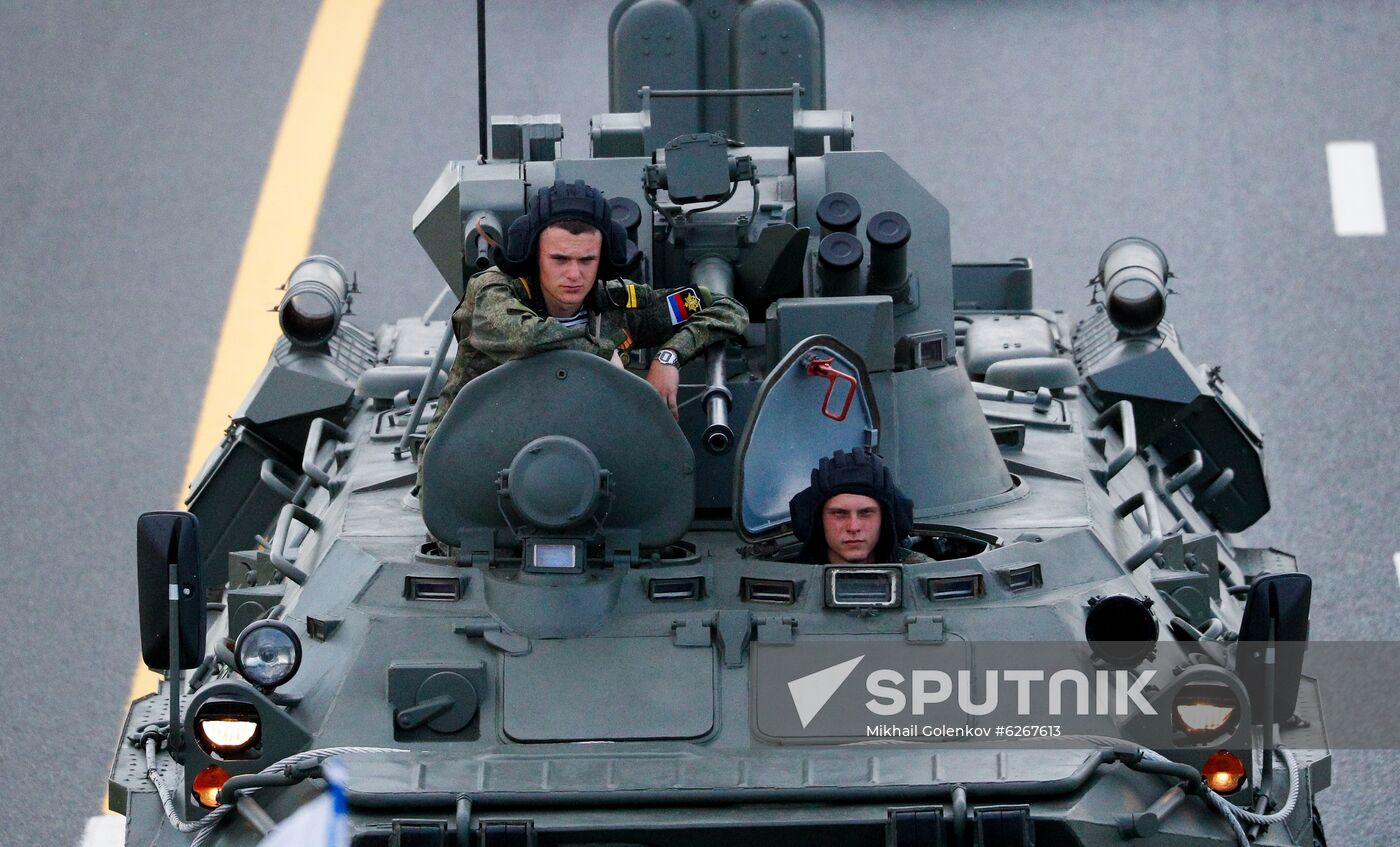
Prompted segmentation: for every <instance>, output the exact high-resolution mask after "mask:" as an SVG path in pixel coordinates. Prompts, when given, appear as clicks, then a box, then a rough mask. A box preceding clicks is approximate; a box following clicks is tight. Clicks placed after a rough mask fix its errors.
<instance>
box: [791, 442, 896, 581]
mask: <svg viewBox="0 0 1400 847" xmlns="http://www.w3.org/2000/svg"><path fill="white" fill-rule="evenodd" d="M837 494H863V495H865V496H866V497H870V498H872V499H874V500H875V501H876V502H878V503H879V504H880V518H881V520H880V538H879V541H878V543H877V544H876V545H875V551H874V554H875V560H876V561H881V562H888V561H893V560H894V555H895V548H896V547H897V546H899V544H900V542H901V541H903V540H904V538H905V537H907V536H908V535H909V534H910V533H912V532H913V531H914V504H913V502H912V501H911V500H910V499H909V498H908V497H906V496H904V493H903V492H902V491H900V490H899V488H898V487H897V486H896V485H895V484H894V475H893V474H891V473H890V470H889V468H888V467H886V465H885V462H884V460H883V459H881V458H880V456H879V455H878V454H876V453H875V452H873V451H871V450H869V449H860V450H851V451H846V450H837V451H836V452H835V453H833V454H831V456H829V457H827V458H824V459H822V460H821V461H820V462H819V463H818V464H817V467H816V468H815V469H813V471H812V484H811V485H809V486H807V487H806V488H804V489H802V490H801V491H799V492H797V494H795V495H794V496H793V498H792V500H790V501H789V502H788V510H789V513H790V514H791V516H792V534H793V535H794V536H796V538H797V540H798V541H800V542H802V551H801V553H800V554H799V556H798V561H801V562H811V563H818V564H819V563H822V562H825V561H826V560H827V545H826V535H825V533H824V532H823V530H822V509H823V508H824V507H825V506H826V501H828V500H830V499H831V498H832V497H835V496H836V495H837Z"/></svg>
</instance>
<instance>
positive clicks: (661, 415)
mask: <svg viewBox="0 0 1400 847" xmlns="http://www.w3.org/2000/svg"><path fill="white" fill-rule="evenodd" d="M548 435H562V436H567V437H569V438H572V439H574V440H576V441H578V442H579V443H581V444H583V445H584V446H586V447H587V448H588V449H589V450H590V451H591V452H592V453H593V455H594V456H596V457H597V460H598V463H599V465H601V466H602V468H604V469H605V470H607V471H609V472H610V474H611V478H612V491H613V499H612V503H611V506H610V508H609V509H608V512H607V517H606V518H605V519H604V520H603V525H604V527H605V528H608V529H628V530H635V531H636V532H637V542H638V544H639V545H640V546H641V547H644V548H656V547H665V546H666V545H668V544H672V543H674V542H675V541H676V540H677V539H679V538H680V537H681V536H682V535H683V534H684V533H685V530H686V527H688V526H689V525H690V520H691V517H692V515H693V514H694V511H695V453H694V451H693V450H692V449H691V447H690V443H689V442H688V441H686V439H685V435H684V434H682V433H681V430H680V427H679V426H677V424H676V421H675V419H673V418H672V417H671V413H670V412H669V411H668V410H667V409H666V404H665V403H663V402H662V401H661V398H660V397H658V396H657V394H656V391H655V390H654V389H653V388H652V387H651V386H650V385H648V384H647V382H646V380H644V379H642V378H640V377H637V376H634V375H632V374H630V373H628V372H627V371H625V370H623V369H622V368H619V367H616V366H614V365H613V364H611V363H610V362H608V361H607V360H606V359H602V358H599V357H598V356H595V355H593V354H591V353H582V352H579V351H576V350H559V351H555V352H552V353H542V354H540V355H538V356H531V357H529V358H527V359H517V360H516V361H513V362H506V363H505V364H503V365H501V366H500V367H497V368H493V369H491V370H489V371H487V372H486V373H484V374H482V375H481V376H479V377H477V378H476V379H473V380H472V381H471V382H468V383H467V384H466V385H465V386H464V387H463V388H462V390H461V392H460V393H459V394H458V395H457V397H456V399H455V400H454V401H453V403H452V407H451V408H450V409H449V410H448V412H447V414H446V415H445V416H444V417H443V419H442V422H441V423H440V424H439V425H438V429H437V432H435V433H434V434H433V438H432V440H431V441H430V442H428V448H427V452H426V453H425V455H424V457H423V491H422V500H423V522H424V523H426V524H427V526H428V529H429V531H431V532H432V534H433V536H434V537H436V538H437V539H438V540H440V541H444V542H446V543H448V544H451V545H454V546H458V545H460V544H461V543H462V539H463V537H464V536H465V535H466V534H467V533H469V532H472V531H474V530H482V529H490V530H498V531H500V533H509V532H510V527H509V525H508V524H507V523H506V520H505V518H504V517H503V516H502V513H501V504H500V499H499V496H498V493H497V475H498V474H499V473H500V471H502V470H503V469H505V468H508V467H510V465H511V462H512V461H513V460H514V459H515V457H516V454H517V453H519V452H520V450H521V448H523V447H524V446H525V445H527V444H529V443H530V442H532V441H534V440H535V439H537V438H541V437H543V436H548ZM503 537H509V536H508V535H504V536H503Z"/></svg>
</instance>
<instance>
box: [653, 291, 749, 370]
mask: <svg viewBox="0 0 1400 847" xmlns="http://www.w3.org/2000/svg"><path fill="white" fill-rule="evenodd" d="M636 289H637V292H638V297H637V300H638V304H637V308H635V309H631V310H628V312H627V324H628V327H627V328H628V332H629V334H630V335H631V337H632V343H633V345H635V346H637V347H658V346H659V347H664V348H666V349H670V350H674V351H676V355H678V356H680V358H681V361H682V362H686V361H689V360H690V359H692V358H694V357H695V356H696V354H698V353H699V352H700V351H701V350H704V349H705V348H706V347H708V346H710V345H711V344H714V343H715V342H717V341H723V340H724V339H726V338H731V337H734V336H738V335H742V334H743V332H744V330H745V329H747V328H748V326H749V313H748V310H747V309H745V308H744V306H743V304H741V303H739V301H737V300H735V299H734V298H732V297H725V296H723V295H720V294H711V293H710V291H709V289H706V288H703V287H691V286H687V287H685V288H676V289H670V290H663V291H657V290H653V289H652V288H651V287H650V286H646V285H638V286H636ZM696 307H698V308H696Z"/></svg>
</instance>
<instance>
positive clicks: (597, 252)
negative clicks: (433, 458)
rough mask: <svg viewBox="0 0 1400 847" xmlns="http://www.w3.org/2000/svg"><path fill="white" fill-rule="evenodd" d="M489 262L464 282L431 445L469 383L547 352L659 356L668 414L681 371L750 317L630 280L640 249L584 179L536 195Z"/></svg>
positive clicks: (651, 375) (656, 368)
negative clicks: (637, 351)
mask: <svg viewBox="0 0 1400 847" xmlns="http://www.w3.org/2000/svg"><path fill="white" fill-rule="evenodd" d="M495 260H496V266H495V267H493V268H489V269H487V270H485V271H482V272H481V273H479V274H476V275H475V276H473V277H472V278H471V280H470V281H469V282H468V283H467V288H466V292H465V294H464V295H463V297H462V302H461V305H459V306H458V307H457V311H456V312H455V313H454V314H453V315H452V321H453V326H454V328H455V332H456V335H457V342H458V346H457V358H456V361H454V362H453V364H452V371H451V373H450V374H449V375H448V379H447V383H446V385H445V386H444V387H443V390H442V394H441V397H440V399H439V401H438V409H437V414H436V415H435V416H434V418H433V421H432V423H431V424H430V425H429V427H428V435H429V437H431V435H432V433H433V431H434V430H436V429H437V425H438V423H439V422H440V421H441V420H442V419H443V416H444V415H445V414H446V413H447V409H448V407H449V406H451V405H452V401H453V399H454V398H455V397H456V396H457V393H458V392H459V391H460V390H461V389H462V386H463V385H465V384H466V383H467V382H469V381H470V380H472V379H474V378H476V377H478V376H480V375H481V374H483V373H485V372H486V371H488V370H491V369H492V368H494V367H496V366H497V365H499V364H502V363H503V362H508V361H511V360H512V359H520V358H524V357H526V356H533V355H535V354H537V353H546V352H550V351H553V350H582V351H585V352H590V353H596V354H597V355H599V356H601V357H603V358H613V357H614V356H615V355H616V354H617V353H620V352H626V351H627V350H629V349H631V348H633V347H657V348H659V349H658V350H657V351H656V354H655V355H654V356H653V358H652V363H651V368H650V370H649V371H648V373H647V381H648V382H649V383H651V385H652V387H654V388H655V389H656V391H657V393H658V394H659V395H660V396H661V398H662V399H663V400H664V401H665V402H666V405H667V407H668V408H670V410H671V413H672V414H673V415H674V414H676V412H677V407H676V390H677V388H678V387H679V384H680V366H681V365H682V364H684V363H685V362H686V361H688V360H689V359H691V358H692V357H694V356H695V355H696V354H698V353H699V352H700V351H701V350H703V349H704V348H706V347H708V346H709V345H711V344H714V343H716V342H719V341H722V340H724V339H726V338H728V337H730V336H737V335H740V334H742V333H743V331H744V329H745V328H746V327H747V326H748V313H747V311H746V310H745V309H744V307H743V306H742V305H740V304H739V303H738V302H736V301H735V300H733V299H731V298H729V297H724V296H719V295H712V294H711V293H710V292H709V291H707V290H705V289H704V288H699V287H686V288H680V289H676V290H674V291H664V292H663V291H654V290H652V288H651V287H650V286H647V285H641V284H637V283H633V282H629V281H627V280H626V277H627V276H628V275H629V274H631V273H632V272H633V271H635V270H636V268H637V266H638V264H639V263H640V254H639V253H638V251H637V248H636V245H634V244H632V243H631V242H630V241H628V239H627V233H626V231H625V230H624V229H623V227H622V226H621V224H619V223H617V222H616V221H614V220H612V218H611V216H610V214H609V210H608V204H607V202H606V201H605V200H604V198H603V195H602V193H601V192H599V191H598V190H597V189H595V188H593V187H591V186H589V185H586V184H585V183H584V182H583V181H582V180H579V181H577V182H572V183H568V182H563V181H559V182H556V183H554V184H553V185H552V186H548V187H545V188H542V189H540V190H539V191H537V192H536V193H535V195H534V196H533V197H531V198H530V201H529V205H528V210H527V212H526V214H524V215H522V216H521V217H519V218H517V219H516V220H515V222H514V223H513V224H512V225H511V226H510V229H509V231H508V232H507V235H506V238H505V243H504V244H503V245H499V246H498V247H497V248H496V251H495Z"/></svg>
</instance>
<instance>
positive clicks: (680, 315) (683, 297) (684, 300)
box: [666, 286, 700, 326]
mask: <svg viewBox="0 0 1400 847" xmlns="http://www.w3.org/2000/svg"><path fill="white" fill-rule="evenodd" d="M666 311H667V313H668V314H669V315H670V318H671V326H679V325H680V324H683V323H685V322H686V321H687V320H689V319H690V315H691V313H692V312H698V311H700V292H699V291H696V290H695V289H694V288H693V287H689V286H687V287H686V288H678V289H676V290H675V291H672V292H671V293H670V294H668V295H666Z"/></svg>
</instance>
